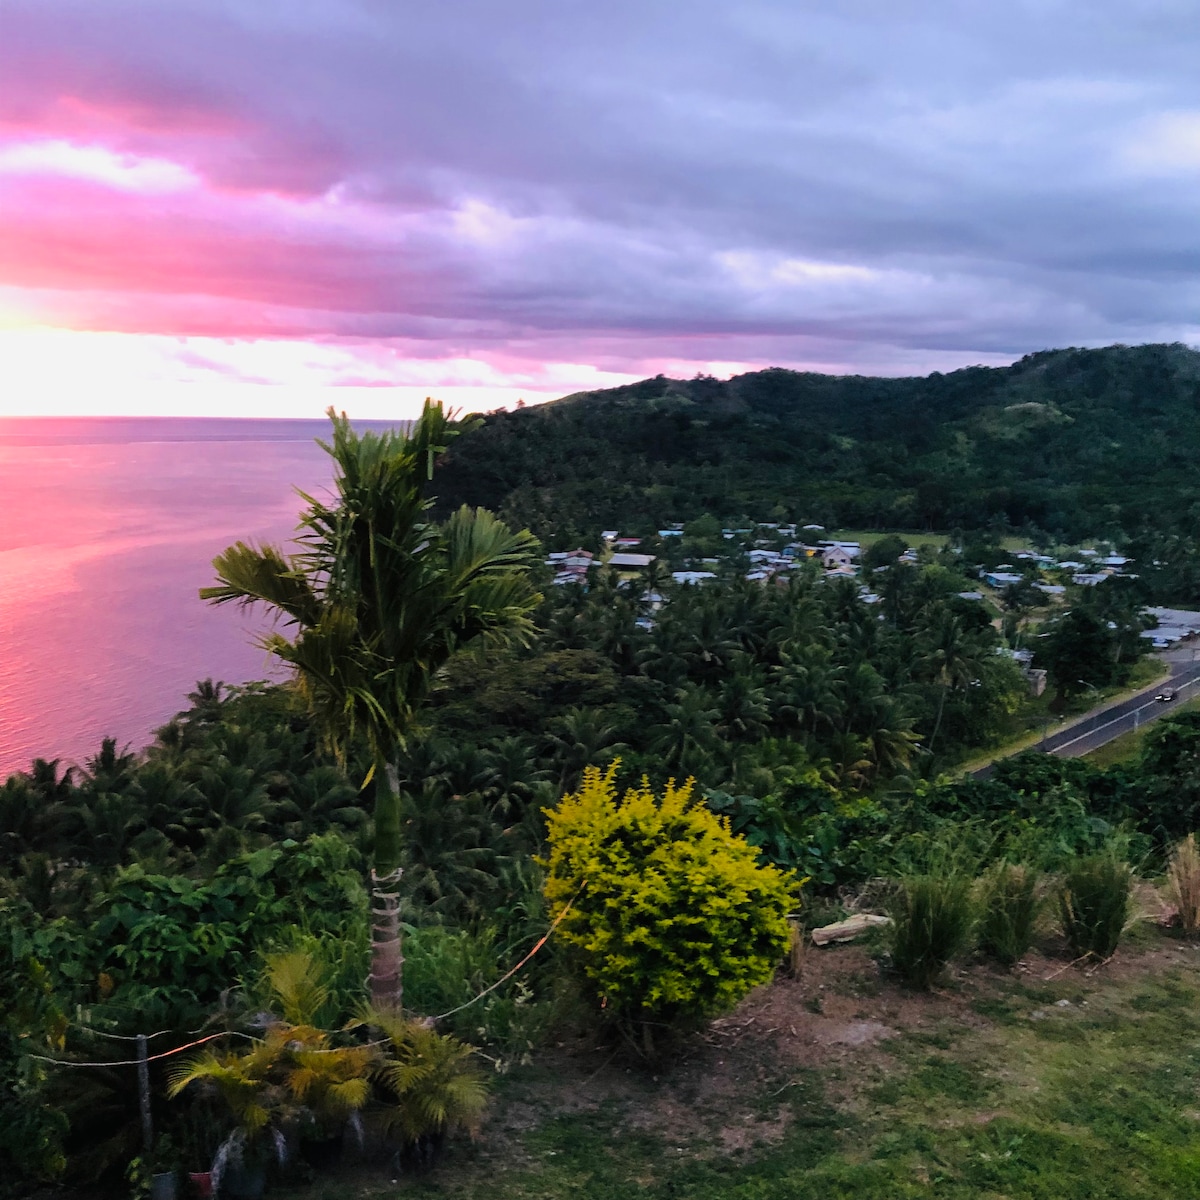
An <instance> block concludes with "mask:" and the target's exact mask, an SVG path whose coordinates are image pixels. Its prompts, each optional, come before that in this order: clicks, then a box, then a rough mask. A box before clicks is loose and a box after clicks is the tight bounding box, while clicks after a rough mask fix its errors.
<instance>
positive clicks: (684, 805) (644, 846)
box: [545, 763, 799, 1050]
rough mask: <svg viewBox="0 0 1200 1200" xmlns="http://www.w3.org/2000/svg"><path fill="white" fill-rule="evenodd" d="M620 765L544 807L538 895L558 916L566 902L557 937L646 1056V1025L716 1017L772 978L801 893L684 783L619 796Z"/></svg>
mask: <svg viewBox="0 0 1200 1200" xmlns="http://www.w3.org/2000/svg"><path fill="white" fill-rule="evenodd" d="M616 768H617V764H615V763H614V764H613V766H611V767H609V769H608V770H607V771H606V772H605V773H603V774H601V772H600V771H599V770H598V769H596V768H595V767H590V768H588V770H587V771H585V772H584V777H583V783H582V785H581V787H580V790H579V792H578V793H576V794H575V795H569V796H564V797H563V799H562V801H561V802H560V803H559V805H558V807H557V808H553V809H547V810H546V817H547V824H548V838H549V854H548V858H547V859H546V862H545V866H546V867H547V868H548V872H547V878H546V885H545V890H546V899H547V900H548V901H549V904H550V908H551V911H552V912H553V914H554V915H555V916H557V915H558V914H560V913H562V911H563V910H564V908H566V906H567V904H568V903H569V902H571V901H572V900H574V903H573V905H572V907H571V911H570V912H569V913H568V915H567V916H566V918H565V919H564V920H563V923H562V926H561V936H562V938H563V939H564V940H565V941H566V942H567V943H568V944H570V945H571V946H573V947H575V948H576V950H577V952H578V955H579V959H580V961H581V963H582V969H583V974H584V976H585V978H586V980H587V982H588V985H589V987H590V989H591V991H592V992H593V993H594V994H595V997H596V998H597V1000H598V1001H599V1002H600V1004H601V1006H602V1007H603V1009H604V1011H605V1014H606V1015H607V1016H608V1017H609V1018H611V1019H613V1020H615V1021H616V1022H618V1023H619V1024H620V1025H622V1027H623V1028H624V1029H625V1031H626V1032H627V1033H633V1032H634V1031H636V1032H637V1033H638V1034H639V1036H640V1039H641V1042H642V1045H643V1047H644V1048H645V1049H647V1050H650V1049H651V1048H652V1039H651V1035H650V1030H651V1027H652V1026H655V1025H677V1024H680V1023H688V1022H691V1021H695V1020H699V1019H701V1018H704V1017H709V1016H713V1015H715V1014H716V1013H719V1012H723V1011H725V1010H727V1009H729V1008H732V1007H733V1005H735V1004H736V1003H737V1002H738V1001H739V1000H740V999H741V998H742V997H743V996H745V995H746V993H747V992H749V991H750V989H751V988H753V987H756V986H757V985H758V984H760V983H765V982H766V981H767V980H769V979H770V978H771V975H772V973H773V972H774V970H775V968H776V966H777V965H778V964H779V962H780V960H781V959H782V958H783V956H784V954H785V953H786V951H787V948H788V925H787V915H788V913H789V912H790V911H791V910H792V909H793V908H794V907H795V904H796V899H795V893H796V891H797V889H798V886H799V885H798V884H797V883H796V882H795V881H794V880H792V879H790V878H789V877H788V876H786V875H784V873H783V872H781V871H780V870H779V869H778V868H776V867H772V866H761V865H760V864H759V863H758V861H757V852H756V851H755V850H754V848H753V847H752V846H750V845H749V844H748V843H747V842H746V841H745V840H744V839H742V838H740V837H736V836H735V835H734V834H732V833H731V832H730V831H729V826H728V823H727V822H726V821H724V820H723V819H722V818H719V817H717V816H715V815H714V814H713V813H712V812H710V811H709V810H708V809H707V808H705V807H704V806H703V805H701V804H698V803H696V802H694V801H693V799H692V785H691V782H690V781H689V782H688V783H686V784H684V785H683V786H682V787H676V786H675V785H674V783H671V784H669V785H668V786H667V789H666V792H665V793H664V795H663V796H662V798H661V799H659V798H657V797H656V796H655V795H654V793H653V792H652V791H651V790H650V787H649V784H648V783H647V782H645V781H643V783H642V785H641V787H637V788H631V789H630V790H629V791H627V792H626V793H625V796H624V798H623V799H618V798H617V795H616V789H615V786H614V783H613V779H614V776H615V772H616ZM585 883H586V886H584V884H585ZM581 888H582V890H581Z"/></svg>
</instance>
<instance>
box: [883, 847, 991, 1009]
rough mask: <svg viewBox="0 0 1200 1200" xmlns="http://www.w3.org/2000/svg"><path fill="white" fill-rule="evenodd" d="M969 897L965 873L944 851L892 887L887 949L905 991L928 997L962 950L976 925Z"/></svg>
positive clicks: (970, 894)
mask: <svg viewBox="0 0 1200 1200" xmlns="http://www.w3.org/2000/svg"><path fill="white" fill-rule="evenodd" d="M972 892H973V887H972V879H971V874H970V872H969V871H967V870H966V869H965V868H964V864H963V863H962V862H959V861H956V860H955V856H954V855H952V854H950V853H946V852H944V851H936V852H935V853H934V854H933V855H932V856H931V857H930V858H929V859H928V860H927V862H926V864H925V866H924V868H923V869H922V870H920V871H914V872H911V873H909V874H905V875H903V876H901V877H900V879H899V880H898V881H897V884H896V889H895V891H894V892H893V893H892V899H891V902H890V904H889V906H888V909H889V912H888V915H889V916H890V917H891V918H892V925H891V929H890V931H889V946H888V948H889V949H890V951H891V955H892V966H894V967H895V968H896V970H897V971H898V972H899V974H900V977H901V978H902V979H903V980H904V982H905V983H907V984H908V985H909V986H910V987H915V988H920V989H921V990H923V991H928V990H929V989H930V988H931V987H932V986H933V985H934V983H936V982H937V980H938V978H939V977H940V976H941V974H942V972H943V971H944V970H945V969H946V964H947V963H949V962H950V960H951V959H952V958H955V957H956V956H957V955H959V954H961V953H962V952H963V951H964V950H965V949H966V948H967V945H968V943H969V942H970V939H971V933H972V929H973V927H974V924H975V904H974V896H973V895H972Z"/></svg>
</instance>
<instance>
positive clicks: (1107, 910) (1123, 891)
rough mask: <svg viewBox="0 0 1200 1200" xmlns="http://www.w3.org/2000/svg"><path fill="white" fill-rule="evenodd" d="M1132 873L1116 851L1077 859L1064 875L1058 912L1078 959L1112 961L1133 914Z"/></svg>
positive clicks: (1112, 850) (1064, 931) (1107, 851)
mask: <svg viewBox="0 0 1200 1200" xmlns="http://www.w3.org/2000/svg"><path fill="white" fill-rule="evenodd" d="M1132 889H1133V871H1132V869H1131V868H1130V866H1129V864H1128V863H1127V862H1125V861H1124V859H1123V858H1122V857H1121V856H1120V854H1119V853H1118V852H1117V851H1116V850H1115V849H1109V850H1106V851H1104V852H1103V853H1101V854H1089V855H1087V856H1085V857H1082V858H1079V859H1077V860H1076V861H1075V862H1074V863H1073V864H1072V865H1071V866H1070V867H1069V868H1068V869H1067V871H1066V873H1065V874H1064V875H1063V880H1062V885H1061V886H1060V888H1059V891H1058V911H1059V916H1060V918H1061V920H1062V930H1063V934H1064V935H1065V937H1066V939H1067V944H1068V945H1069V946H1070V947H1071V951H1072V953H1073V954H1074V955H1075V956H1076V957H1077V958H1092V959H1098V960H1100V961H1103V960H1105V959H1108V958H1111V957H1112V956H1113V954H1114V952H1115V951H1116V949H1117V943H1118V942H1120V940H1121V934H1122V933H1123V932H1124V931H1125V926H1126V925H1127V924H1128V923H1129V918H1130V915H1131V913H1132V910H1133V897H1132Z"/></svg>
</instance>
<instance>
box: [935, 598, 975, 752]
mask: <svg viewBox="0 0 1200 1200" xmlns="http://www.w3.org/2000/svg"><path fill="white" fill-rule="evenodd" d="M930 618H931V619H930V624H929V625H928V627H927V628H926V629H925V630H924V633H923V636H922V638H921V642H922V649H923V651H924V660H925V669H926V671H927V672H928V673H929V674H930V675H931V676H932V678H933V681H934V682H935V683H936V684H937V685H938V687H939V689H940V691H939V693H938V706H937V717H936V719H935V720H934V723H933V732H932V733H931V734H930V735H929V750H930V751H932V750H933V744H934V742H935V741H937V735H938V732H939V731H940V730H941V728H942V715H943V713H944V712H945V708H946V697H947V695H949V693H950V692H951V691H954V690H957V689H959V688H964V687H966V686H967V685H968V684H970V683H971V681H972V680H974V679H975V678H977V677H978V674H979V669H980V666H979V664H980V660H981V658H982V656H983V654H984V653H985V651H984V649H983V647H982V646H981V645H980V643H979V641H978V640H977V639H975V638H972V637H971V635H970V634H969V633H968V632H967V630H965V629H964V628H963V624H962V622H961V621H960V620H959V618H958V617H957V616H956V615H955V614H954V613H953V612H952V611H951V610H950V609H949V608H947V607H945V606H941V607H939V608H937V609H934V610H933V611H932V612H931V613H930Z"/></svg>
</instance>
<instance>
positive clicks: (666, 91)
mask: <svg viewBox="0 0 1200 1200" xmlns="http://www.w3.org/2000/svg"><path fill="white" fill-rule="evenodd" d="M1195 18H1196V9H1195V7H1194V6H1193V5H1191V4H1171V3H1155V4H1149V3H1143V4H1137V3H1134V4H1130V3H1128V2H1125V3H1115V2H1111V0H1103V2H1101V3H1095V4H1091V5H1088V6H1086V7H1085V6H1080V5H1078V4H1071V5H1068V4H1065V3H1021V4H1009V5H995V4H984V3H957V4H952V3H943V4H933V3H923V4H902V3H892V4H883V3H874V2H862V3H845V4H838V5H836V6H833V5H830V4H828V3H795V2H781V3H775V4H762V3H723V4H716V3H709V2H705V0H699V2H689V3H683V2H682V0H677V2H675V3H671V4H665V3H657V4H655V3H645V2H641V3H636V4H634V3H623V2H618V3H608V4H603V5H597V4H594V3H593V4H587V5H585V4H578V3H569V2H562V0H559V2H554V3H552V2H549V0H547V2H545V3H536V4H535V3H509V4H505V5H497V4H495V3H494V2H491V3H484V2H474V0H472V2H469V3H456V4H444V5H415V4H408V3H396V2H395V0H390V2H386V3H385V2H379V3H361V4H333V3H290V4H283V3H262V2H261V0H255V3H253V4H245V3H241V4H232V3H228V4H214V3H211V2H206V3H199V2H198V0H197V2H195V3H180V2H171V0H154V2H153V3H149V2H147V3H142V4H135V3H112V2H109V3H105V4H104V5H95V4H75V5H71V4H66V3H60V2H59V0H37V2H36V3H25V4H21V3H11V2H7V3H0V78H2V79H3V80H4V87H3V89H2V90H0V137H2V138H3V143H7V144H8V145H10V146H17V147H25V146H28V145H29V144H31V143H35V142H37V141H39V140H41V141H46V142H53V143H64V144H67V145H68V146H70V147H75V148H78V147H102V148H104V149H106V150H107V151H109V152H111V153H112V154H113V155H115V156H118V158H119V157H120V156H126V157H125V158H124V159H121V161H122V162H126V163H134V164H136V163H141V162H150V163H154V162H158V161H160V160H161V161H164V162H166V163H173V164H178V165H179V166H180V167H182V168H185V169H186V170H187V171H188V172H190V173H191V176H190V178H191V180H192V182H191V183H190V184H188V185H187V186H183V185H180V186H179V187H176V188H169V187H162V188H158V189H155V188H142V187H139V186H137V185H136V179H135V180H134V181H133V182H131V183H130V185H129V186H128V187H124V188H123V189H122V187H120V186H116V185H113V184H112V183H111V181H109V180H107V179H96V178H84V179H81V178H78V177H77V173H76V174H73V173H72V172H73V171H74V167H72V166H71V164H70V163H69V162H66V159H64V162H66V165H65V166H62V168H61V170H59V169H58V168H55V170H57V171H58V173H57V174H55V170H49V169H47V170H45V171H42V172H41V173H40V174H39V173H38V172H36V171H34V172H30V171H27V170H26V171H22V170H18V169H13V170H10V171H8V173H6V174H0V218H2V219H3V220H4V222H5V228H7V229H8V230H10V231H16V232H17V233H19V236H17V237H12V236H10V238H9V239H8V241H7V248H4V247H0V283H5V284H9V285H12V286H18V287H24V288H27V289H30V290H31V292H38V293H41V294H45V295H47V296H51V295H52V296H53V297H55V299H54V304H58V305H60V306H61V307H63V309H64V311H67V310H69V309H70V305H69V304H65V303H64V302H63V300H62V297H63V295H64V294H69V293H70V292H71V291H72V289H75V290H76V291H77V292H78V300H77V303H76V311H77V313H79V314H81V315H79V318H78V319H80V320H82V321H91V322H93V323H95V322H97V321H108V322H110V323H112V324H114V325H116V326H119V327H121V328H127V329H141V328H153V329H156V330H159V331H168V332H170V331H176V332H224V333H233V334H236V333H239V332H242V333H254V334H262V333H270V332H271V331H273V330H274V331H286V332H288V333H289V334H300V335H305V334H308V335H320V334H341V335H345V336H367V337H405V338H415V339H417V340H424V341H427V342H428V343H430V345H431V346H434V347H436V346H437V345H439V344H444V345H446V346H448V347H449V346H455V347H460V346H462V345H463V344H467V343H469V344H470V345H472V346H475V347H479V346H492V347H496V348H504V347H508V348H510V349H511V350H513V352H515V353H519V354H521V355H525V354H528V355H530V356H533V357H536V356H537V355H539V354H541V355H543V356H551V355H554V356H558V357H559V358H560V359H565V360H570V361H584V360H583V359H581V358H580V357H579V355H580V354H581V353H583V352H586V353H588V354H591V355H593V358H592V359H588V360H587V361H596V362H600V361H601V360H602V361H603V362H605V363H607V364H609V366H610V367H611V368H612V369H620V367H619V366H617V365H616V364H619V363H621V362H624V363H626V364H629V363H633V362H643V361H649V360H652V359H655V358H664V359H676V360H679V359H685V360H692V361H703V360H722V361H742V362H768V361H770V362H781V363H791V362H816V363H820V364H823V365H826V366H832V367H835V368H836V367H845V368H856V367H862V368H864V369H873V370H895V371H904V370H913V369H921V368H922V367H923V366H925V365H931V366H932V365H936V366H945V365H948V364H950V363H952V362H953V361H962V362H966V361H975V360H978V359H981V358H1007V357H1013V356H1015V355H1018V354H1020V353H1023V352H1025V351H1027V350H1030V349H1036V348H1039V347H1043V346H1049V345H1061V344H1079V343H1085V342H1087V343H1102V342H1106V341H1112V340H1123V341H1144V340H1151V339H1174V338H1191V337H1193V336H1194V333H1195V330H1196V328H1197V325H1198V321H1197V317H1196V313H1197V303H1198V301H1200V288H1198V286H1197V283H1196V278H1197V276H1196V266H1197V264H1198V263H1200V224H1198V222H1197V216H1198V212H1197V209H1198V202H1197V197H1198V194H1200V193H1198V192H1197V183H1198V182H1200V85H1198V84H1197V71H1196V66H1195V64H1196V62H1197V61H1200V56H1198V51H1200V23H1198V22H1197V21H1196V19H1195ZM3 143H0V168H2V166H3V161H4V160H3ZM67 157H68V158H69V155H68V156H67ZM16 161H18V166H19V162H20V161H22V160H19V159H18V160H16ZM85 173H86V172H85ZM131 178H132V177H131ZM147 297H153V298H154V303H153V304H150V303H148V302H147V301H146V298H147ZM48 303H49V301H48Z"/></svg>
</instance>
